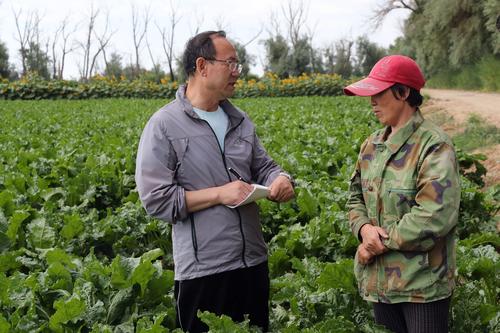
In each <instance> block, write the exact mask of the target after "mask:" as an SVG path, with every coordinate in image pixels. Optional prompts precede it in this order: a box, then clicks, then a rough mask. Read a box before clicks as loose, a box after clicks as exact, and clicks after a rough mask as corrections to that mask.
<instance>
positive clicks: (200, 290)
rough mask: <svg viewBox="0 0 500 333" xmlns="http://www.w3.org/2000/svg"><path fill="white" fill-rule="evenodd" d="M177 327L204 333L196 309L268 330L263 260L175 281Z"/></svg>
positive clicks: (266, 278) (265, 267) (205, 327)
mask: <svg viewBox="0 0 500 333" xmlns="http://www.w3.org/2000/svg"><path fill="white" fill-rule="evenodd" d="M174 295H175V299H176V303H177V307H176V310H177V321H176V324H177V327H180V328H181V329H182V330H183V331H186V332H190V333H197V332H206V331H208V327H207V325H205V324H204V323H203V322H202V321H201V320H200V319H199V318H198V317H197V315H196V313H197V311H198V310H201V311H210V312H213V313H215V314H217V315H221V314H225V315H227V316H229V317H231V318H232V319H233V320H234V321H243V320H244V315H245V314H248V315H249V317H248V318H249V319H250V324H251V325H256V326H259V327H261V328H262V330H263V331H264V332H266V331H267V330H268V328H269V304H268V302H269V268H268V267H267V261H266V262H264V263H262V264H259V265H257V266H253V267H248V268H241V269H237V270H233V271H228V272H222V273H217V274H213V275H208V276H203V277H200V278H196V279H192V280H183V281H175V287H174Z"/></svg>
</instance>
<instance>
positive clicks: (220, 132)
mask: <svg viewBox="0 0 500 333" xmlns="http://www.w3.org/2000/svg"><path fill="white" fill-rule="evenodd" d="M193 110H194V112H196V114H197V115H198V117H200V118H201V119H203V120H206V121H207V122H208V124H209V125H210V127H212V129H213V131H214V132H215V136H217V141H219V145H220V148H221V149H222V152H224V137H225V136H226V131H227V125H228V123H229V119H228V117H227V114H226V113H225V112H224V110H223V109H222V108H221V107H220V105H219V107H218V108H217V110H215V111H205V110H201V109H198V108H193Z"/></svg>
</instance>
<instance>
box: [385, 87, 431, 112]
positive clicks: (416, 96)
mask: <svg viewBox="0 0 500 333" xmlns="http://www.w3.org/2000/svg"><path fill="white" fill-rule="evenodd" d="M406 89H410V94H409V95H408V97H407V98H406V101H407V102H408V104H410V106H413V107H419V106H420V105H422V101H423V100H424V98H423V97H422V95H420V93H419V92H418V91H417V90H415V89H414V88H411V87H408V86H405V85H404V84H401V83H395V84H394V85H393V86H392V87H391V91H392V95H393V96H394V98H395V99H400V97H398V96H404V95H405V92H406Z"/></svg>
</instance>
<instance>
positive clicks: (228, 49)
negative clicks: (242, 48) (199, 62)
mask: <svg viewBox="0 0 500 333" xmlns="http://www.w3.org/2000/svg"><path fill="white" fill-rule="evenodd" d="M213 43H214V47H215V59H217V60H223V61H226V60H230V61H233V62H237V61H238V58H237V55H236V49H235V48H234V47H233V45H231V43H229V41H228V40H227V39H226V38H223V37H216V38H214V39H213ZM223 61H210V60H207V80H206V82H207V88H208V89H209V90H211V91H212V92H213V93H214V94H215V95H217V96H218V98H219V100H224V99H226V98H228V97H231V96H232V95H233V94H234V85H235V84H236V80H237V79H238V77H239V76H240V74H239V72H238V71H237V70H234V71H231V70H230V69H229V64H228V63H226V62H223Z"/></svg>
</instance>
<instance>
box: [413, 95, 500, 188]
mask: <svg viewBox="0 0 500 333" xmlns="http://www.w3.org/2000/svg"><path fill="white" fill-rule="evenodd" d="M422 93H423V94H424V95H428V96H430V99H429V100H428V101H427V102H425V103H424V105H423V107H422V112H423V113H424V114H426V115H427V116H428V117H429V118H430V119H432V120H433V121H435V122H436V123H438V125H440V126H441V127H442V128H443V129H444V130H445V131H446V132H448V133H449V134H450V135H452V136H453V135H454V134H456V133H459V132H461V131H463V130H464V129H465V124H466V122H467V119H468V117H469V116H470V115H471V114H477V115H478V116H480V117H481V118H483V119H485V120H486V121H487V123H488V124H492V125H495V126H496V127H499V128H500V94H498V93H481V92H473V91H461V90H442V89H423V90H422ZM477 152H478V153H482V154H485V155H486V156H487V157H488V159H487V160H486V161H485V162H484V165H485V167H486V168H487V169H488V173H487V175H486V179H485V182H486V186H489V185H493V184H500V145H494V146H491V147H484V148H481V149H478V150H477Z"/></svg>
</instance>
